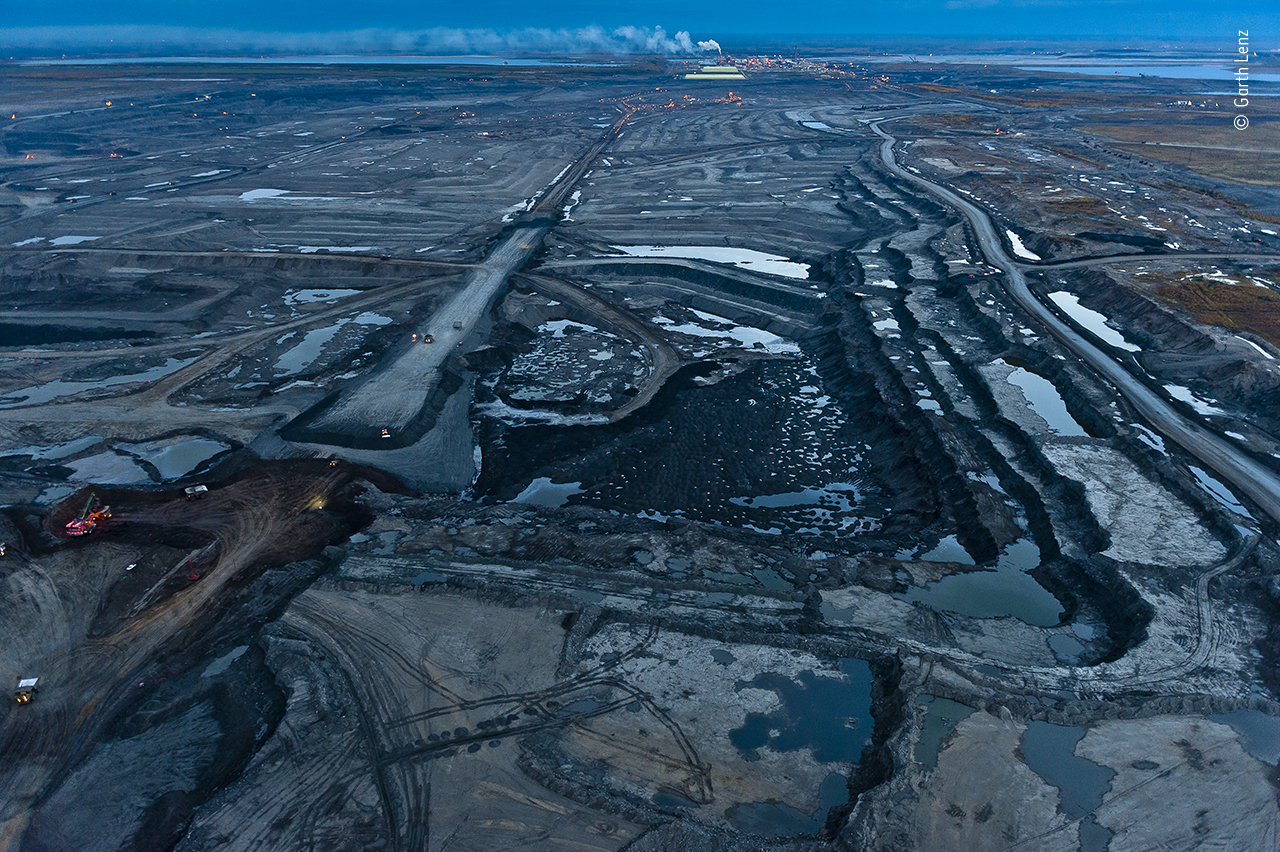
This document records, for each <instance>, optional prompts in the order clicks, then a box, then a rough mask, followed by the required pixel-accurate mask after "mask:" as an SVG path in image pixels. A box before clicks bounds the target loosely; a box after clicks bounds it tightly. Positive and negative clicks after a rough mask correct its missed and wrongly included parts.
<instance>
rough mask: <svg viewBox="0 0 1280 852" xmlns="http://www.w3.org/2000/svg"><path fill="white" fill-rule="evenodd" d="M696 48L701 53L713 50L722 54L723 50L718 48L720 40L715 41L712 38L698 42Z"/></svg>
mask: <svg viewBox="0 0 1280 852" xmlns="http://www.w3.org/2000/svg"><path fill="white" fill-rule="evenodd" d="M698 50H701V51H702V52H703V53H710V52H711V51H713V50H714V51H715V52H716V53H719V54H720V55H721V56H723V55H724V51H723V50H721V49H720V42H718V41H716V40H715V39H713V38H709V39H707V40H706V41H700V42H698Z"/></svg>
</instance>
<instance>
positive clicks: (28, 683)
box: [13, 677, 40, 704]
mask: <svg viewBox="0 0 1280 852" xmlns="http://www.w3.org/2000/svg"><path fill="white" fill-rule="evenodd" d="M39 680H40V678H38V677H20V678H18V688H17V689H15V690H14V691H13V700H14V701H16V702H18V703H19V704H30V703H31V699H32V698H33V697H35V694H36V683H37V682H38V681H39Z"/></svg>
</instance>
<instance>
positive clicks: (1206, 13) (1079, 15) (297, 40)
mask: <svg viewBox="0 0 1280 852" xmlns="http://www.w3.org/2000/svg"><path fill="white" fill-rule="evenodd" d="M1277 24H1280V12H1277V10H1276V7H1275V5H1274V4H1273V3H1270V2H1268V0H1244V2H1239V3H1233V4H1230V5H1229V6H1228V5H1224V4H1206V3H1204V2H1201V0H1170V2H1155V1H1154V0H1086V2H1083V3H1067V2H1062V0H890V1H889V2H885V3H881V4H876V5H866V6H852V5H850V4H847V3H839V2H835V0H818V1H817V2H811V3H806V4H804V5H802V6H794V5H792V6H787V7H781V6H779V5H777V4H773V3H764V2H759V0H752V2H747V3H730V2H728V0H703V1H702V2H698V3H694V4H690V3H676V2H672V0H657V1H656V2H646V3H638V2H634V0H626V1H625V2H618V3H613V4H609V5H607V6H605V5H601V4H599V3H587V2H584V0H566V2H563V3H557V4H555V6H554V8H543V7H538V6H534V7H531V6H530V5H529V4H517V3H513V2H510V0H478V2H474V3H469V4H457V5H448V6H446V5H444V4H425V5H423V4H411V3H405V2H402V0H370V2H365V3H361V4H358V5H352V4H346V3H338V2H335V0H316V2H314V3H303V2H299V0H285V2H277V3H272V4H268V5H265V6H264V4H260V3H250V2H247V0H221V2H210V3H203V4H199V5H198V6H197V5H194V4H185V3H162V2H158V0H123V2H118V3H112V4H99V3H87V2H84V0H53V2H47V3H41V4H28V5H26V6H25V7H23V8H19V9H13V10H11V11H10V12H9V14H8V15H7V16H6V21H5V25H4V27H0V46H2V47H6V48H9V49H11V50H41V49H49V50H88V51H94V50H100V51H111V50H122V49H123V50H136V49H143V50H151V49H155V50H159V49H160V48H161V47H164V48H165V49H169V50H172V49H174V48H177V47H192V48H198V49H212V50H225V51H237V50H242V51H255V50H333V51H368V50H390V51H406V50H421V51H430V52H447V53H460V52H468V51H475V52H492V51H504V50H519V51H548V52H566V51H568V52H602V53H658V54H662V53H668V54H671V53H690V52H697V42H699V41H707V40H712V39H718V40H721V41H724V40H725V39H728V40H729V41H731V42H738V43H741V44H746V43H752V42H758V41H765V42H768V41H779V40H787V39H789V38H794V39H797V40H804V39H819V38H836V37H839V38H848V39H850V40H855V39H869V38H886V37H896V38H899V39H909V38H911V37H919V38H1002V39H1008V38H1014V39H1023V38H1066V39H1071V38H1090V39H1097V38H1105V39H1135V38H1154V39H1175V40H1184V41H1209V42H1212V41H1213V40H1215V39H1219V38H1220V39H1221V41H1222V42H1223V43H1224V44H1226V43H1228V42H1233V41H1234V39H1235V35H1236V31H1237V30H1249V31H1251V33H1252V34H1253V38H1254V41H1253V44H1254V45H1255V49H1259V48H1267V47H1271V46H1272V44H1273V43H1274V42H1275V34H1276V33H1277V30H1278V29H1280V28H1278V27H1277Z"/></svg>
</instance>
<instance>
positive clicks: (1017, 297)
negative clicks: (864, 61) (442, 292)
mask: <svg viewBox="0 0 1280 852" xmlns="http://www.w3.org/2000/svg"><path fill="white" fill-rule="evenodd" d="M892 120H893V118H884V119H879V120H876V121H872V122H871V123H870V127H871V129H872V130H873V131H874V132H875V134H876V135H877V136H879V137H881V138H882V139H883V140H884V142H883V143H882V144H881V146H880V156H881V158H882V159H883V160H884V164H885V166H886V167H887V168H888V169H889V170H890V171H891V172H893V173H894V174H895V175H897V176H898V177H900V178H902V179H904V180H907V181H910V182H911V183H913V184H915V185H917V186H919V187H921V188H923V189H925V190H927V191H928V192H931V193H933V194H934V195H936V196H938V197H939V198H941V199H942V200H943V201H946V202H947V203H948V204H950V205H952V206H953V207H955V208H957V209H958V210H959V211H960V212H961V213H963V214H964V215H965V217H966V218H967V219H968V220H969V221H970V223H972V224H973V228H974V230H975V231H977V232H978V236H979V237H980V238H981V240H982V243H981V245H982V253H983V255H984V256H985V257H986V259H987V262H988V263H990V264H991V265H992V266H995V267H997V268H998V269H1000V270H1002V271H1003V272H1004V287H1005V290H1006V292H1008V294H1009V295H1010V296H1012V297H1013V300H1014V301H1015V302H1017V303H1018V304H1019V305H1020V306H1021V307H1022V309H1023V310H1025V311H1027V312H1028V313H1029V314H1031V315H1032V316H1034V317H1035V318H1036V319H1038V320H1039V321H1040V322H1041V323H1043V324H1044V325H1045V327H1047V328H1048V329H1049V331H1050V332H1052V333H1053V336H1054V337H1056V338H1058V340H1059V341H1060V342H1061V343H1062V344H1063V345H1064V346H1066V347H1067V348H1068V349H1070V350H1071V351H1072V352H1073V353H1075V354H1076V355H1077V356H1078V357H1079V358H1080V359H1081V360H1082V361H1084V362H1085V363H1086V364H1088V365H1089V366H1090V367H1092V368H1093V369H1094V371H1095V372H1097V373H1099V374H1100V375H1102V376H1103V377H1104V378H1106V379H1107V381H1109V382H1111V384H1113V385H1115V387H1116V388H1117V389H1118V390H1119V391H1120V394H1121V395H1122V396H1123V397H1124V398H1125V399H1126V400H1127V401H1128V402H1129V404H1130V405H1132V406H1133V408H1134V409H1135V410H1136V411H1137V412H1138V414H1140V415H1141V416H1142V418H1143V419H1144V420H1146V421H1147V422H1148V423H1149V424H1150V425H1151V426H1152V427H1153V428H1155V429H1156V430H1157V431H1159V432H1160V433H1161V434H1163V435H1164V436H1165V437H1167V438H1169V439H1171V440H1173V441H1174V442H1176V443H1177V444H1178V445H1179V446H1181V447H1182V448H1183V449H1184V450H1186V451H1187V452H1188V453H1190V454H1191V455H1193V456H1195V457H1196V458H1197V459H1199V460H1200V461H1201V462H1203V463H1204V464H1205V465H1206V466H1207V467H1209V468H1210V469H1211V470H1213V471H1214V472H1215V473H1217V474H1218V475H1220V476H1222V477H1223V478H1224V479H1226V480H1227V482H1229V483H1230V484H1231V486H1232V487H1234V488H1236V489H1238V490H1239V491H1240V492H1241V493H1242V494H1245V495H1247V496H1248V497H1249V499H1251V500H1252V501H1253V502H1254V503H1255V504H1257V505H1258V507H1260V508H1261V509H1262V510H1263V511H1264V512H1266V513H1267V514H1268V515H1269V516H1270V517H1271V518H1272V519H1273V520H1275V521H1276V522H1277V523H1280V476H1277V475H1276V474H1275V473H1273V472H1272V471H1270V470H1268V469H1267V468H1265V467H1263V466H1262V465H1260V464H1258V463H1257V462H1255V461H1254V460H1253V459H1251V458H1249V457H1247V456H1245V455H1244V454H1243V453H1241V452H1239V451H1238V450H1236V448H1235V447H1233V446H1231V445H1230V444H1228V443H1227V442H1226V441H1224V440H1223V439H1222V438H1219V437H1218V436H1217V435H1214V434H1213V433H1212V432H1209V431H1208V430H1207V429H1204V428H1203V427H1201V426H1198V425H1196V424H1194V423H1192V422H1190V421H1188V420H1186V419H1184V418H1183V417H1182V415H1180V414H1179V413H1178V412H1177V411H1175V410H1174V409H1173V407H1172V406H1171V405H1170V404H1169V403H1168V402H1166V401H1165V400H1163V399H1161V398H1160V396H1159V395H1157V394H1156V393H1154V392H1153V391H1152V390H1151V389H1150V388H1148V387H1147V386H1146V385H1144V384H1143V383H1142V382H1140V381H1138V380H1137V379H1136V378H1134V377H1133V376H1132V375H1130V374H1129V371H1128V370H1126V369H1125V368H1124V367H1123V366H1121V365H1120V364H1119V363H1118V362H1116V361H1114V360H1113V359H1112V358H1111V357H1110V356H1109V355H1107V354H1106V353H1105V352H1103V351H1102V350H1101V349H1099V348H1097V347H1096V346H1094V345H1093V344H1091V343H1089V342H1088V341H1087V340H1085V339H1084V338H1082V337H1081V336H1080V335H1079V334H1077V333H1076V332H1075V331H1074V330H1072V329H1071V328H1070V327H1069V326H1068V325H1067V324H1066V323H1064V322H1063V321H1062V320H1060V319H1058V317H1057V315H1056V314H1054V313H1053V312H1052V311H1050V310H1049V308H1048V307H1046V306H1045V305H1044V304H1043V303H1041V302H1040V300H1039V299H1037V298H1036V297H1035V296H1034V295H1033V294H1032V292H1031V289H1030V288H1029V287H1028V286H1027V279H1026V277H1025V276H1024V275H1023V274H1022V271H1021V270H1020V269H1018V267H1017V265H1016V264H1015V263H1014V262H1013V260H1012V259H1010V257H1009V256H1008V255H1006V254H1005V253H1004V248H1003V246H1002V245H1001V243H1000V238H999V236H998V235H997V234H996V230H995V226H994V225H992V223H991V219H990V218H989V217H988V216H987V214H986V213H985V212H983V211H982V210H981V209H980V208H979V207H977V206H976V205H975V204H972V203H971V202H969V201H966V200H965V199H963V198H961V197H960V196H959V195H957V194H956V193H954V192H952V191H951V190H949V189H946V188H945V187H942V186H939V185H938V184H936V183H933V182H932V181H929V180H925V179H924V178H922V177H918V176H916V175H913V174H910V173H909V172H907V171H906V170H905V169H903V168H902V167H900V166H899V165H898V163H897V161H896V160H895V159H894V156H893V145H894V143H895V142H896V141H897V140H896V139H894V137H892V136H890V135H889V134H888V133H886V132H884V131H883V130H881V129H880V125H881V124H882V123H883V122H885V121H892Z"/></svg>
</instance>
